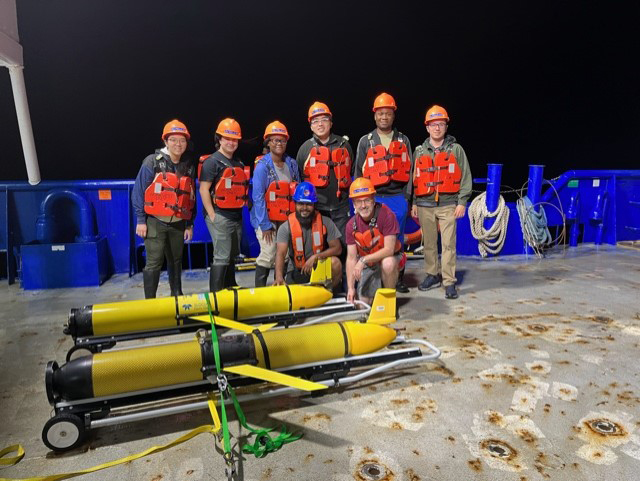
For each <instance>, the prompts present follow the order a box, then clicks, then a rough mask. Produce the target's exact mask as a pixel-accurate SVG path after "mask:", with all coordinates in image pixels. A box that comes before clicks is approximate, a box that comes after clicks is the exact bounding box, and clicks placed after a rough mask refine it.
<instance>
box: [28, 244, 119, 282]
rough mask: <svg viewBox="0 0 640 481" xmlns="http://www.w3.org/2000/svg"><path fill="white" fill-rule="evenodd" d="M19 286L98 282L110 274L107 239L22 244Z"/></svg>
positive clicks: (104, 279)
mask: <svg viewBox="0 0 640 481" xmlns="http://www.w3.org/2000/svg"><path fill="white" fill-rule="evenodd" d="M20 252H21V258H22V275H21V282H22V288H23V289H28V290H32V289H51V288H55V287H86V286H99V285H100V284H102V283H103V282H104V281H106V280H107V279H108V278H109V276H110V275H111V272H110V268H109V266H110V262H109V249H108V244H107V239H106V238H104V237H101V238H100V239H98V240H97V241H96V242H75V243H67V244H65V243H58V244H26V245H23V246H22V247H21V249H20Z"/></svg>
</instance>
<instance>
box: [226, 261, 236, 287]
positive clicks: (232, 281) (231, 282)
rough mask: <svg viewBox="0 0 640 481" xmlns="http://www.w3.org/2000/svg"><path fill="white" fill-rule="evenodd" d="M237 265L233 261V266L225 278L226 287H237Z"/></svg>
mask: <svg viewBox="0 0 640 481" xmlns="http://www.w3.org/2000/svg"><path fill="white" fill-rule="evenodd" d="M237 285H238V283H237V282H236V263H235V261H231V264H229V266H228V267H227V272H226V275H225V277H224V287H236V286H237Z"/></svg>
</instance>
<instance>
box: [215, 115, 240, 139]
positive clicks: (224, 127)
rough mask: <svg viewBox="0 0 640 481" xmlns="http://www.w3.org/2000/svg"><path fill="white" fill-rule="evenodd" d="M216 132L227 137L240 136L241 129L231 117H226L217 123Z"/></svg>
mask: <svg viewBox="0 0 640 481" xmlns="http://www.w3.org/2000/svg"><path fill="white" fill-rule="evenodd" d="M216 134H219V135H222V136H223V137H227V138H228V139H238V140H240V139H241V138H242V130H240V124H239V123H238V122H236V121H235V120H233V119H231V118H226V119H224V120H223V121H222V122H220V123H219V124H218V128H217V129H216Z"/></svg>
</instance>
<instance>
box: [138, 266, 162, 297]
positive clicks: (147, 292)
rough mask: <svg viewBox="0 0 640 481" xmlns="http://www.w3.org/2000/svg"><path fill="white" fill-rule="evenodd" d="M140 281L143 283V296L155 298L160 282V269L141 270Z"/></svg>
mask: <svg viewBox="0 0 640 481" xmlns="http://www.w3.org/2000/svg"><path fill="white" fill-rule="evenodd" d="M142 281H143V284H144V298H145V299H155V297H156V291H157V290H158V282H160V271H148V270H143V271H142Z"/></svg>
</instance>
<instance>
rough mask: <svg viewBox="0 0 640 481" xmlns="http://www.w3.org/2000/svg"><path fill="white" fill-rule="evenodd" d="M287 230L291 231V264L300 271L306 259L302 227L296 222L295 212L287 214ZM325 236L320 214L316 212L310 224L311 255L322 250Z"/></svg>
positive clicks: (325, 232) (325, 230)
mask: <svg viewBox="0 0 640 481" xmlns="http://www.w3.org/2000/svg"><path fill="white" fill-rule="evenodd" d="M288 220H289V230H290V231H291V251H292V253H293V262H294V263H295V265H296V268H297V269H302V267H303V266H304V264H305V262H307V259H306V258H305V256H304V237H303V235H302V226H301V225H300V222H298V218H297V217H296V214H295V212H294V213H293V214H289V218H288ZM326 235H327V228H326V227H325V226H324V224H323V223H322V216H321V215H320V212H318V211H316V214H315V217H314V218H313V221H312V223H311V242H312V244H313V253H314V254H319V253H320V252H322V251H323V250H324V238H325V236H326Z"/></svg>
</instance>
